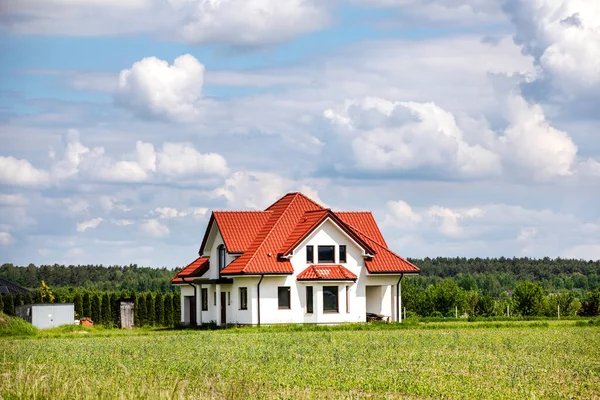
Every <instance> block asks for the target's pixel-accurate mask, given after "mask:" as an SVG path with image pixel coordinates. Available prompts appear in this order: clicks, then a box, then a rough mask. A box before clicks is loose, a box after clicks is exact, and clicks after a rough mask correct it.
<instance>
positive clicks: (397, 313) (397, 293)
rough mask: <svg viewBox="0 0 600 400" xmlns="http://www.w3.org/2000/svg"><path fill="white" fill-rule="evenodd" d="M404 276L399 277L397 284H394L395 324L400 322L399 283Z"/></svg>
mask: <svg viewBox="0 0 600 400" xmlns="http://www.w3.org/2000/svg"><path fill="white" fill-rule="evenodd" d="M402 278H404V274H401V275H400V279H398V283H397V284H396V322H402V310H400V282H402Z"/></svg>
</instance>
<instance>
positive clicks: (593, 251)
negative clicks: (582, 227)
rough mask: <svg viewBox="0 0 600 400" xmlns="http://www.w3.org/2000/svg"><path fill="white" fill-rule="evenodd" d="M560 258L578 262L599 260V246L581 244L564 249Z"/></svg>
mask: <svg viewBox="0 0 600 400" xmlns="http://www.w3.org/2000/svg"><path fill="white" fill-rule="evenodd" d="M562 257H565V258H575V259H578V260H600V245H597V244H581V245H576V246H571V247H569V248H567V249H565V250H564V251H563V253H562Z"/></svg>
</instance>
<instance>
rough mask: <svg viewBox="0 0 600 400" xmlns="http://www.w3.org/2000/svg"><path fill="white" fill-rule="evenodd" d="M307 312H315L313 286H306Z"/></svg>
mask: <svg viewBox="0 0 600 400" xmlns="http://www.w3.org/2000/svg"><path fill="white" fill-rule="evenodd" d="M306 313H307V314H312V313H313V287H312V286H307V287H306Z"/></svg>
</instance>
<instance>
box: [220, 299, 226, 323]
mask: <svg viewBox="0 0 600 400" xmlns="http://www.w3.org/2000/svg"><path fill="white" fill-rule="evenodd" d="M226 301H227V293H226V292H221V325H227V309H226V307H227V303H226Z"/></svg>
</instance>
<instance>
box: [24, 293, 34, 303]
mask: <svg viewBox="0 0 600 400" xmlns="http://www.w3.org/2000/svg"><path fill="white" fill-rule="evenodd" d="M24 304H33V297H32V296H31V292H30V291H27V293H25V300H24Z"/></svg>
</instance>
